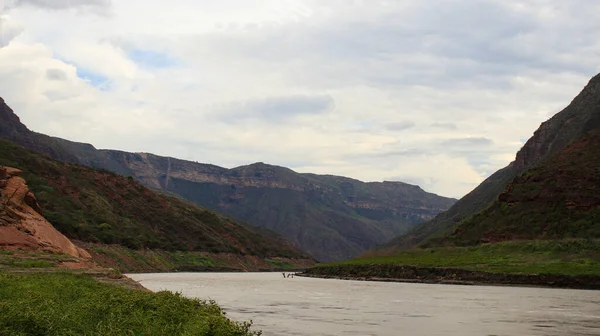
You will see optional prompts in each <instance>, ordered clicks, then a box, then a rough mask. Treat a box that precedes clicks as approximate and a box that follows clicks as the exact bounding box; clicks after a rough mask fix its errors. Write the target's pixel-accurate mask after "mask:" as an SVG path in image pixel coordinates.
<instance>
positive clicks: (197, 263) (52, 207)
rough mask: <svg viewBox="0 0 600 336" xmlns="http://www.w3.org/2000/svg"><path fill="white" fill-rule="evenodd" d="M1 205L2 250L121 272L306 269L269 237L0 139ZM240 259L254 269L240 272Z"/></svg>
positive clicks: (304, 259)
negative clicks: (81, 261)
mask: <svg viewBox="0 0 600 336" xmlns="http://www.w3.org/2000/svg"><path fill="white" fill-rule="evenodd" d="M7 167H8V168H7ZM13 167H17V168H18V169H14V168H13ZM0 200H1V202H0V203H1V205H0V249H1V248H3V247H6V246H8V247H9V249H11V248H12V249H14V248H19V249H24V250H32V251H46V252H48V251H50V252H53V253H59V254H69V255H70V256H72V257H76V258H82V259H86V260H88V259H93V261H94V262H97V263H99V264H104V265H116V264H120V265H119V266H120V268H122V269H123V270H134V269H141V270H147V271H155V270H163V271H167V270H171V271H172V270H178V269H182V268H185V269H192V268H197V267H204V268H207V269H208V268H210V267H212V268H215V267H220V268H221V269H223V268H227V269H247V268H248V267H254V269H256V268H258V267H264V268H268V267H269V262H271V263H274V264H276V263H280V264H283V263H284V262H285V264H286V265H289V266H290V267H294V265H306V264H310V262H311V261H310V260H311V258H310V257H309V256H308V255H306V254H305V253H303V252H300V251H298V249H297V248H296V247H295V246H293V244H291V243H290V242H288V241H286V240H285V239H283V238H282V237H280V236H278V235H277V234H275V233H273V232H267V231H266V230H257V229H255V228H252V227H249V226H247V225H245V224H243V223H240V222H238V221H236V220H234V219H232V218H228V217H226V216H223V215H219V214H217V213H215V212H214V211H212V210H209V209H205V208H202V207H200V206H198V205H196V204H193V203H191V202H187V201H184V200H182V199H180V198H177V197H174V196H169V195H161V194H158V193H156V192H153V191H151V190H150V189H148V188H146V187H144V186H142V185H141V184H140V183H138V182H136V181H135V180H133V179H132V178H127V177H123V176H120V175H117V174H114V173H112V172H108V171H102V170H98V169H93V168H90V167H85V166H81V165H77V164H67V163H64V162H60V161H57V160H54V159H51V158H49V157H47V156H45V155H41V154H38V153H36V152H33V151H30V150H28V149H25V148H23V147H21V146H18V145H16V144H14V143H11V142H9V141H7V140H4V139H0ZM48 222H49V223H48ZM51 224H52V225H51ZM56 230H58V232H60V233H58V232H56ZM63 235H64V236H63ZM65 236H66V237H67V238H69V239H71V240H72V241H73V242H74V243H75V244H76V245H77V246H78V247H75V246H74V245H73V243H72V242H71V241H70V240H69V239H67V238H66V237H65ZM81 247H83V248H85V249H86V250H87V251H84V250H83V249H82V248H81ZM128 259H130V260H129V261H126V260H128ZM220 259H223V260H224V261H223V262H220V263H218V264H217V260H220ZM245 260H253V261H254V264H256V266H254V265H242V266H240V263H241V262H242V261H245ZM260 265H262V266H260ZM208 266H210V267H208ZM275 268H276V267H275Z"/></svg>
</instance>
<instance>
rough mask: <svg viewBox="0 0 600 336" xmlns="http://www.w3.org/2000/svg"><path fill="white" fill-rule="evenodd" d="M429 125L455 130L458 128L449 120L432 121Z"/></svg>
mask: <svg viewBox="0 0 600 336" xmlns="http://www.w3.org/2000/svg"><path fill="white" fill-rule="evenodd" d="M431 127H435V128H441V129H445V130H450V131H456V130H457V129H458V127H457V126H456V124H454V123H450V122H434V123H432V124H431Z"/></svg>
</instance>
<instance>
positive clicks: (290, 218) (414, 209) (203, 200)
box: [0, 98, 456, 261]
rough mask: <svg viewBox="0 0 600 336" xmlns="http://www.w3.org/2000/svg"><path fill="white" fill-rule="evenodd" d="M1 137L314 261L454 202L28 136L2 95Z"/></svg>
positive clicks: (404, 189)
mask: <svg viewBox="0 0 600 336" xmlns="http://www.w3.org/2000/svg"><path fill="white" fill-rule="evenodd" d="M0 137H2V138H5V139H8V140H11V141H13V142H14V143H17V144H19V145H21V146H23V147H25V148H28V149H31V150H34V151H36V152H39V153H42V154H45V155H49V156H51V157H53V158H55V159H58V160H61V161H65V162H70V163H78V164H81V165H85V166H89V167H94V168H100V169H106V170H109V171H112V172H115V173H117V174H120V175H123V176H131V177H132V178H134V179H135V180H136V181H139V182H141V183H142V184H143V185H145V186H147V187H150V188H152V189H154V190H164V191H167V192H169V193H172V194H174V195H178V196H181V197H183V198H185V199H187V200H189V201H192V202H194V203H196V204H198V205H200V206H203V207H206V208H209V209H211V210H214V211H217V212H218V213H222V214H226V215H228V216H231V217H233V218H235V219H237V220H240V221H242V222H244V223H248V224H250V225H252V226H253V227H256V228H260V229H267V230H271V231H274V232H276V233H278V234H280V235H281V236H283V237H285V238H286V239H287V240H289V241H291V242H293V243H294V244H296V245H297V246H299V247H300V248H302V249H303V250H305V251H307V252H309V253H310V254H311V255H313V256H315V257H316V258H318V259H319V260H323V261H331V260H343V259H348V258H352V257H355V256H357V255H358V254H360V253H362V252H364V251H366V250H368V249H371V248H373V247H375V246H376V245H379V244H383V243H385V242H386V241H389V240H390V239H392V238H393V237H395V236H398V235H399V234H401V233H402V232H404V231H406V230H408V229H409V228H411V227H413V226H415V225H417V224H419V223H422V222H423V221H426V220H428V219H431V218H433V217H434V216H436V215H437V214H439V213H440V212H442V211H444V210H447V209H448V208H449V207H450V206H451V205H452V204H454V202H455V201H456V200H455V199H452V198H446V197H441V196H438V195H435V194H432V193H428V192H425V191H424V190H422V189H421V188H420V187H418V186H415V185H410V184H407V183H402V182H382V183H365V182H362V181H358V180H354V179H350V178H345V177H341V176H332V175H315V174H300V173H297V172H295V171H293V170H291V169H288V168H285V167H279V166H273V165H268V164H264V163H255V164H251V165H246V166H241V167H237V168H233V169H227V168H223V167H218V166H215V165H210V164H203V163H198V162H191V161H186V160H179V159H175V158H170V157H163V156H158V155H153V154H148V153H128V152H122V151H116V150H98V149H96V148H94V147H93V146H92V145H89V144H84V143H77V142H71V141H68V140H64V139H60V138H55V137H50V136H47V135H44V134H39V133H35V132H32V131H30V130H29V129H27V127H26V126H25V125H23V124H22V123H21V122H20V120H19V118H18V117H17V115H15V114H14V113H13V111H12V110H11V109H10V108H9V107H8V106H7V105H6V104H5V103H4V101H3V100H2V99H1V98H0Z"/></svg>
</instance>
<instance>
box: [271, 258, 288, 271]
mask: <svg viewBox="0 0 600 336" xmlns="http://www.w3.org/2000/svg"><path fill="white" fill-rule="evenodd" d="M266 261H267V262H268V263H269V265H271V267H273V268H275V269H293V268H294V266H293V265H292V264H290V263H289V262H287V261H285V260H277V259H266Z"/></svg>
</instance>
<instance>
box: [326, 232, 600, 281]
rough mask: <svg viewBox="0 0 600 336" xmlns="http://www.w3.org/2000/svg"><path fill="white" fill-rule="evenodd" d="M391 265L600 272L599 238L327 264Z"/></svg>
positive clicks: (410, 253) (415, 252)
mask: <svg viewBox="0 0 600 336" xmlns="http://www.w3.org/2000/svg"><path fill="white" fill-rule="evenodd" d="M368 264H386V265H387V264H394V265H411V266H422V267H453V268H462V269H467V270H473V271H485V272H494V273H519V274H564V275H600V240H563V241H523V242H504V243H497V244H485V245H479V246H471V247H442V248H427V249H414V250H407V251H397V252H394V253H393V254H391V255H374V254H373V255H370V256H364V257H362V258H357V259H353V260H349V261H344V262H339V263H332V264H324V265H320V266H321V267H326V266H328V265H368Z"/></svg>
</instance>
